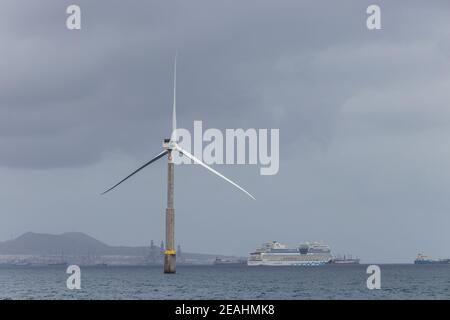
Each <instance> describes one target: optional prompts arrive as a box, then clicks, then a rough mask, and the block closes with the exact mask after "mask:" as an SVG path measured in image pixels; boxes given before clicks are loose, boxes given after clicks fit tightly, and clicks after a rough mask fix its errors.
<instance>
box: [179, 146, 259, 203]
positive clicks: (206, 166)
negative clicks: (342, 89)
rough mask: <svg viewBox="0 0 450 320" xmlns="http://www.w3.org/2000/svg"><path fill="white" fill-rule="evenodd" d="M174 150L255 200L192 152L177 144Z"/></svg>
mask: <svg viewBox="0 0 450 320" xmlns="http://www.w3.org/2000/svg"><path fill="white" fill-rule="evenodd" d="M176 150H177V151H178V152H181V153H182V154H184V155H185V156H186V157H188V158H189V159H191V160H192V161H194V162H196V163H198V164H199V165H201V166H203V167H205V168H206V169H208V170H209V171H211V172H212V173H214V174H216V175H218V176H219V177H221V178H222V179H224V180H225V181H228V182H229V183H231V184H232V185H233V186H235V187H236V188H238V189H239V190H241V191H243V192H244V193H245V194H246V195H248V196H249V197H250V198H252V199H253V200H256V199H255V197H254V196H252V195H251V194H250V193H249V192H248V191H247V190H245V189H244V188H242V187H241V186H239V185H238V184H237V183H235V182H233V181H232V180H230V179H228V178H227V177H225V176H224V175H222V174H220V173H219V172H217V171H216V170H214V169H213V168H211V167H210V166H208V165H207V164H205V163H203V162H202V161H200V160H199V159H197V158H196V157H194V156H193V155H192V154H190V153H189V152H187V151H186V150H183V149H181V148H180V147H179V146H176Z"/></svg>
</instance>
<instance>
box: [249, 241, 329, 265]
mask: <svg viewBox="0 0 450 320" xmlns="http://www.w3.org/2000/svg"><path fill="white" fill-rule="evenodd" d="M332 259H333V257H332V255H331V251H330V247H329V246H327V245H325V244H321V243H319V242H307V243H303V244H300V245H299V246H298V247H295V248H289V247H287V246H286V245H284V244H281V243H279V242H277V241H273V242H268V243H264V244H263V245H262V246H261V247H260V248H258V249H256V250H255V252H252V253H250V256H249V258H248V260H247V265H248V266H320V265H324V264H327V263H331V261H332Z"/></svg>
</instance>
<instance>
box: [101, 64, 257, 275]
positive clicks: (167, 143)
mask: <svg viewBox="0 0 450 320" xmlns="http://www.w3.org/2000/svg"><path fill="white" fill-rule="evenodd" d="M176 131H177V56H175V63H174V77H173V109H172V133H171V135H170V138H168V139H164V141H163V149H164V150H163V151H162V152H161V153H159V154H158V155H157V156H155V157H154V158H153V159H151V160H150V161H148V162H147V163H145V164H144V165H143V166H141V167H140V168H138V169H136V170H135V171H133V172H132V173H131V174H130V175H128V176H127V177H126V178H124V179H122V180H121V181H119V182H118V183H116V184H115V185H114V186H112V187H111V188H109V189H108V190H106V191H105V192H103V193H102V195H103V194H105V193H107V192H109V191H111V190H113V189H114V188H115V187H117V186H118V185H119V184H121V183H122V182H124V181H125V180H127V179H129V178H131V177H132V176H133V175H135V174H136V173H138V172H139V171H141V170H142V169H144V168H145V167H147V166H149V165H150V164H152V163H153V162H155V161H156V160H158V159H161V158H162V157H164V156H166V155H167V159H168V164H167V208H166V248H165V251H164V273H175V272H176V251H175V209H174V184H175V180H174V169H175V168H174V162H173V157H172V152H179V153H181V154H182V155H184V156H185V157H187V158H189V159H191V160H192V161H194V163H197V164H199V165H201V166H203V167H204V168H205V169H207V170H209V171H211V172H212V173H214V174H216V175H218V176H219V177H221V178H222V179H224V180H225V181H227V182H229V183H231V184H232V185H233V186H235V187H236V188H238V189H239V190H241V191H243V192H244V193H245V194H247V195H248V196H249V197H250V198H252V199H253V200H255V198H254V197H253V196H252V195H251V194H250V193H249V192H247V191H246V190H245V189H244V188H242V187H240V186H239V185H238V184H237V183H235V182H233V181H232V180H230V179H228V178H227V177H225V176H224V175H222V174H220V173H219V172H217V171H216V170H214V169H213V168H211V167H209V166H208V165H206V164H205V163H203V162H202V161H201V160H200V159H197V158H196V157H194V156H193V155H192V154H190V153H189V152H187V151H186V150H184V149H182V148H181V147H180V146H179V145H178V143H177V142H178V138H177V132H176Z"/></svg>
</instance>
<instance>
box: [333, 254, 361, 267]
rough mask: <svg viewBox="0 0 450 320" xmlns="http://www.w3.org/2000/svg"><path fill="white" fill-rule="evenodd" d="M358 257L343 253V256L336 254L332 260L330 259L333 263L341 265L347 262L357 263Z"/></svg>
mask: <svg viewBox="0 0 450 320" xmlns="http://www.w3.org/2000/svg"><path fill="white" fill-rule="evenodd" d="M359 262H360V259H359V258H358V257H352V256H351V255H348V256H346V255H344V256H343V257H341V256H337V257H334V258H333V260H332V261H331V263H333V264H342V265H347V264H359Z"/></svg>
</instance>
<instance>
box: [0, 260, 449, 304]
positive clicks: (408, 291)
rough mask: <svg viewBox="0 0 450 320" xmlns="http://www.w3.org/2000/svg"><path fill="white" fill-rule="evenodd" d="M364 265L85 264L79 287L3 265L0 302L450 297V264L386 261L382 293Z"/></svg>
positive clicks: (56, 272) (61, 277)
mask: <svg viewBox="0 0 450 320" xmlns="http://www.w3.org/2000/svg"><path fill="white" fill-rule="evenodd" d="M366 267H367V266H364V265H359V266H324V267H309V268H307V267H306V268H304V267H246V266H242V267H213V266H195V267H194V266H193V267H187V266H185V267H183V266H179V267H178V269H177V274H174V275H164V274H163V273H162V268H161V267H84V268H82V269H81V272H82V274H81V287H82V288H81V290H68V289H67V287H66V280H67V277H68V276H69V275H67V274H66V273H65V271H66V270H65V268H64V267H35V268H33V267H22V268H0V299H450V265H449V266H445V265H442V266H439V265H437V266H415V265H380V267H381V289H380V290H369V289H367V286H366V280H367V277H368V275H367V274H366Z"/></svg>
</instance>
